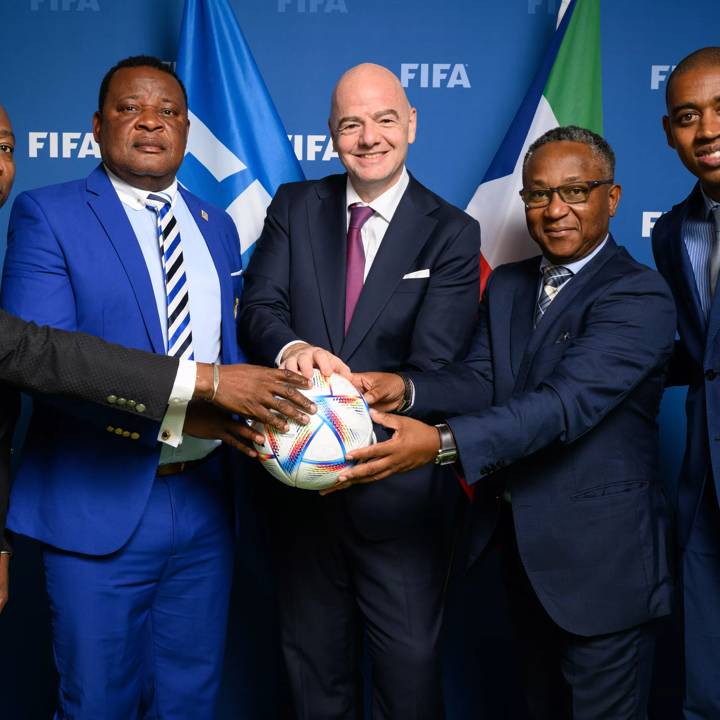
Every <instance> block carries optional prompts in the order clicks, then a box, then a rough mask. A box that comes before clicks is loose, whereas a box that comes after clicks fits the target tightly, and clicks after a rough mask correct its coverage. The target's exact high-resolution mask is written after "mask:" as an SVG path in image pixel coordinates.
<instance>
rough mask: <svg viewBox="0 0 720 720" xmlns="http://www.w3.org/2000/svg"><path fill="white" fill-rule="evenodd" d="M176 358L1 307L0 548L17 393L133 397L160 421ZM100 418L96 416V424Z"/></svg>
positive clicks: (104, 401) (98, 399)
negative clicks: (65, 328) (48, 324)
mask: <svg viewBox="0 0 720 720" xmlns="http://www.w3.org/2000/svg"><path fill="white" fill-rule="evenodd" d="M177 367H178V361H177V360H176V359H175V358H171V357H167V356H165V355H155V354H153V353H146V352H141V351H139V350H129V349H127V348H124V347H120V346H119V345H112V344H110V343H107V342H104V341H103V340H100V339H99V338H96V337H93V336H91V335H85V334H82V333H71V332H64V331H62V330H53V329H51V328H48V327H39V326H37V325H35V324H34V323H26V322H24V321H22V320H20V319H18V318H16V317H14V316H12V315H10V314H8V313H6V312H3V311H2V310H0V383H3V384H2V385H0V549H7V548H8V544H7V539H5V538H4V536H3V532H4V529H5V515H6V511H7V501H8V491H9V486H10V446H11V442H12V431H13V427H14V424H15V419H16V416H17V409H18V407H19V403H18V398H19V396H18V393H17V390H18V389H20V390H25V391H27V392H31V393H51V394H54V395H64V396H66V397H72V398H76V399H78V400H81V401H87V402H92V403H97V404H99V405H106V406H108V407H112V408H113V410H114V411H117V410H118V409H121V410H122V409H123V408H120V407H119V406H118V405H117V404H116V403H111V402H109V401H108V398H111V400H112V399H113V396H114V397H115V398H117V397H124V398H133V399H135V401H136V403H142V404H144V405H145V408H146V410H145V413H144V415H145V417H147V418H148V419H149V420H155V421H160V420H161V419H162V418H163V416H164V414H165V411H166V410H167V403H168V399H169V397H170V391H171V390H172V386H173V383H174V381H175V375H176V374H177ZM101 421H102V416H101V415H99V416H98V422H101Z"/></svg>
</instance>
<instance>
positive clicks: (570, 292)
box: [515, 235, 619, 390]
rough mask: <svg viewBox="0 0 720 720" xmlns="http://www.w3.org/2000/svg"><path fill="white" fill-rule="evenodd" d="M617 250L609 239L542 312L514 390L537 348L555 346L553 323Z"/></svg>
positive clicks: (521, 382)
mask: <svg viewBox="0 0 720 720" xmlns="http://www.w3.org/2000/svg"><path fill="white" fill-rule="evenodd" d="M618 250H619V248H618V246H617V245H616V244H615V241H614V240H613V238H612V235H611V236H609V237H608V239H607V242H606V244H605V247H604V248H603V249H602V250H601V251H600V252H599V253H598V254H597V255H596V256H595V257H594V258H593V259H592V260H591V261H590V262H589V263H588V264H587V265H585V266H584V267H583V268H582V270H580V271H579V272H578V274H577V275H576V276H575V277H574V278H572V280H570V281H569V282H568V283H567V285H565V286H564V287H563V288H562V290H561V291H560V292H559V293H558V295H557V297H556V298H555V300H553V301H552V302H551V303H550V305H549V306H548V308H547V310H545V314H544V315H543V317H542V320H541V321H540V322H539V323H538V325H537V327H536V328H535V329H534V330H533V332H532V334H531V336H530V341H529V342H528V344H527V349H526V352H525V356H524V358H523V362H522V367H521V369H520V372H519V373H518V377H517V382H516V386H515V387H516V389H518V390H522V389H523V388H524V386H525V383H526V381H527V377H528V374H529V370H530V367H531V366H532V361H533V358H534V356H535V353H536V352H537V350H538V348H539V347H540V346H541V345H545V344H548V343H554V342H555V341H556V340H557V338H554V337H548V333H549V332H557V325H555V324H554V322H553V321H554V320H555V319H556V318H557V317H559V316H560V315H562V314H563V313H564V312H567V310H568V308H569V307H570V306H571V305H572V304H573V302H575V300H576V298H577V296H578V295H579V294H580V293H581V292H583V291H584V290H586V289H587V287H588V286H589V285H590V284H591V283H592V282H594V281H596V280H597V277H598V274H599V273H600V271H601V270H602V268H603V267H605V265H606V264H607V262H608V260H610V259H611V258H612V257H614V256H615V255H616V254H617V252H618ZM533 312H534V311H533Z"/></svg>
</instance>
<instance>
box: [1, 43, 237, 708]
mask: <svg viewBox="0 0 720 720" xmlns="http://www.w3.org/2000/svg"><path fill="white" fill-rule="evenodd" d="M188 124H189V123H188V115H187V101H186V97H185V92H184V88H183V87H182V84H181V82H180V81H179V80H178V78H177V77H176V76H175V75H174V74H173V73H172V71H171V70H169V69H168V68H167V67H166V66H165V65H163V64H162V63H161V62H160V61H159V60H157V59H155V58H150V57H139V58H129V59H127V60H125V61H123V62H121V63H119V64H118V65H116V66H115V67H113V68H112V69H111V70H110V71H109V72H108V73H107V75H106V76H105V78H104V80H103V83H102V85H101V89H100V98H99V105H98V111H97V112H96V113H95V116H94V119H93V131H94V135H95V139H96V140H97V142H98V143H99V145H100V148H101V153H102V158H103V164H102V165H101V166H100V167H98V168H97V169H96V170H95V171H93V172H92V173H91V175H90V176H89V177H88V178H87V179H85V180H81V181H75V182H70V183H65V184H62V185H56V186H51V187H47V188H42V189H39V190H35V191H32V192H28V193H23V194H21V195H20V196H19V197H18V199H17V201H16V203H15V205H14V207H13V212H12V217H11V220H10V230H9V240H8V251H7V256H6V260H5V267H4V273H3V283H2V304H3V306H4V307H5V308H6V309H8V310H9V311H11V312H13V313H15V314H17V315H19V316H21V317H22V318H25V319H28V320H33V321H35V322H37V323H41V324H47V325H50V326H54V327H58V328H63V329H69V330H82V331H85V332H86V333H90V334H93V335H97V336H100V337H102V338H104V339H105V340H109V341H112V342H115V343H119V344H122V345H125V346H127V347H130V348H137V349H141V350H146V351H152V352H156V353H160V354H165V353H166V352H167V353H168V354H169V355H173V356H174V357H176V358H180V359H181V360H196V361H202V362H207V363H215V362H222V363H223V364H227V363H236V362H237V361H238V360H239V359H240V354H239V349H238V346H237V341H236V332H235V314H236V311H237V306H238V301H239V294H240V286H239V283H240V278H239V270H240V268H241V264H240V263H241V261H240V251H239V243H238V238H237V233H236V230H235V227H234V225H233V223H232V220H231V219H230V218H229V216H228V215H227V214H225V213H224V212H222V211H221V210H219V209H217V208H215V207H212V206H210V205H208V204H206V203H204V202H202V201H201V200H200V199H199V198H197V197H195V196H193V195H191V194H190V193H188V192H186V191H185V190H184V189H182V188H179V187H178V185H177V181H176V180H175V173H176V171H177V169H178V167H179V165H180V163H181V161H182V158H183V155H184V150H185V145H186V141H187V134H188ZM108 404H114V405H122V406H123V407H124V408H125V409H126V410H128V409H129V410H130V411H131V412H130V413H127V419H126V420H125V421H124V422H122V424H121V423H120V421H119V420H118V419H117V414H114V415H113V414H111V411H112V408H108V407H100V406H99V407H98V411H97V412H100V413H106V416H107V418H108V420H107V421H106V422H103V423H102V425H101V427H100V428H98V423H97V417H96V416H95V415H93V416H90V415H89V413H90V412H91V410H90V409H88V408H87V407H86V406H79V405H77V404H72V403H70V402H69V401H53V402H51V401H47V402H45V401H42V402H41V401H39V400H38V401H37V402H36V403H35V409H34V413H33V418H32V421H31V424H30V428H29V431H28V436H27V441H26V446H25V451H24V454H23V457H22V460H21V463H20V467H19V469H18V473H17V478H16V483H15V487H14V490H13V494H12V500H11V506H10V513H9V516H8V526H9V527H10V528H11V529H13V530H15V531H16V532H19V533H22V534H25V535H29V536H30V537H33V538H36V539H38V540H40V541H42V542H43V543H45V544H46V548H45V552H44V563H45V571H46V579H47V586H48V593H49V596H50V603H51V610H52V620H53V627H52V630H53V645H54V655H55V659H56V662H57V667H58V671H59V674H60V692H59V701H58V702H59V708H58V713H57V717H59V718H73V719H74V720H80V719H85V718H87V719H88V720H89V719H91V718H92V719H93V720H96V719H97V718H103V719H112V718H117V720H128V718H135V717H145V716H151V717H157V718H187V720H202V719H203V718H207V719H208V720H209V719H210V718H212V717H213V716H214V707H215V700H216V695H217V690H218V685H219V681H220V675H221V672H220V671H221V664H222V656H223V645H224V636H225V625H226V614H227V606H228V597H229V592H230V580H231V577H230V576H231V571H232V546H233V519H232V502H231V498H230V492H231V488H230V484H229V479H230V468H229V467H228V462H229V460H230V458H229V457H227V456H225V455H224V454H223V453H222V452H220V451H218V450H217V448H216V445H217V442H216V441H203V440H200V439H198V438H193V437H190V436H184V437H183V436H181V432H182V426H183V415H184V413H183V412H178V413H176V415H177V417H173V413H172V412H169V413H168V415H167V416H166V418H165V421H164V422H163V425H162V430H161V433H160V438H158V424H157V422H156V421H152V422H151V421H150V420H149V419H147V417H146V416H147V414H148V413H147V408H146V407H145V405H144V403H142V402H139V401H136V400H131V399H129V398H122V397H113V398H112V400H111V399H110V398H108ZM171 405H172V403H171ZM158 439H162V440H164V441H165V443H166V444H165V445H163V448H162V450H161V449H160V445H159V444H158V442H157V440H158Z"/></svg>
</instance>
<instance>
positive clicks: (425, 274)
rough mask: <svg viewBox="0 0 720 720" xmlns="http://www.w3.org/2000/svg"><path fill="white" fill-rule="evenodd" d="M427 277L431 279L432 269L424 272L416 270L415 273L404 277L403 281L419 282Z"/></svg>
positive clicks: (426, 269)
mask: <svg viewBox="0 0 720 720" xmlns="http://www.w3.org/2000/svg"><path fill="white" fill-rule="evenodd" d="M426 277H430V268H425V269H424V270H415V272H411V273H408V274H407V275H403V280H417V279H418V278H426Z"/></svg>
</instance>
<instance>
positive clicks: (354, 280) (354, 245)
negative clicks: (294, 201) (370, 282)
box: [345, 204, 375, 335]
mask: <svg viewBox="0 0 720 720" xmlns="http://www.w3.org/2000/svg"><path fill="white" fill-rule="evenodd" d="M374 212H375V211H374V210H373V209H372V208H371V207H370V206H368V205H357V204H355V205H351V206H350V224H349V225H348V234H347V266H346V268H345V334H346V335H347V331H348V328H349V327H350V320H352V316H353V313H354V312H355V306H356V305H357V302H358V298H359V297H360V293H361V292H362V289H363V282H364V280H365V250H363V244H362V235H361V233H360V229H361V228H362V226H363V225H364V224H365V223H366V222H367V221H368V220H369V219H370V217H371V216H372V214H373V213H374Z"/></svg>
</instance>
